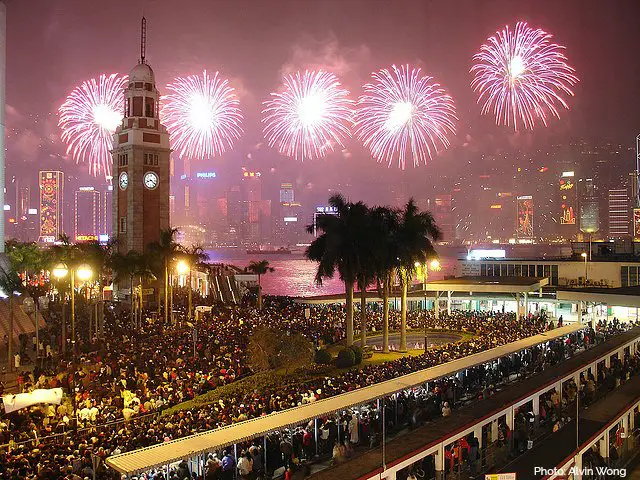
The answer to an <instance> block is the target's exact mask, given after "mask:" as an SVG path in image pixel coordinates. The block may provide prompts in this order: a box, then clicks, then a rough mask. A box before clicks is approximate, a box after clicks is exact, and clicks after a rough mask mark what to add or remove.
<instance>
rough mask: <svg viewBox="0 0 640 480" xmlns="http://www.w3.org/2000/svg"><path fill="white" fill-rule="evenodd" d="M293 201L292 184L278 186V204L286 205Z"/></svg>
mask: <svg viewBox="0 0 640 480" xmlns="http://www.w3.org/2000/svg"><path fill="white" fill-rule="evenodd" d="M294 201H295V195H294V192H293V184H292V183H281V184H280V203H281V204H283V203H288V204H291V203H293V202H294Z"/></svg>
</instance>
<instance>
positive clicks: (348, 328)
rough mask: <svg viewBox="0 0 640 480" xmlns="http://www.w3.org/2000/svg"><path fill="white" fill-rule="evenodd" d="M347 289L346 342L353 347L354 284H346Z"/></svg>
mask: <svg viewBox="0 0 640 480" xmlns="http://www.w3.org/2000/svg"><path fill="white" fill-rule="evenodd" d="M344 285H345V287H346V293H347V295H346V305H345V308H346V309H347V325H346V340H347V346H348V347H349V346H351V345H353V287H354V282H344Z"/></svg>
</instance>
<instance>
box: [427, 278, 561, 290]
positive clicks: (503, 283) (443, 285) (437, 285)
mask: <svg viewBox="0 0 640 480" xmlns="http://www.w3.org/2000/svg"><path fill="white" fill-rule="evenodd" d="M548 284H549V279H548V278H546V277H542V278H540V277H456V278H451V279H448V280H438V281H435V282H428V283H427V284H426V285H425V288H426V290H427V291H429V292H469V293H476V292H477V293H524V292H527V293H529V292H537V291H539V290H540V289H541V288H542V287H544V286H545V285H548Z"/></svg>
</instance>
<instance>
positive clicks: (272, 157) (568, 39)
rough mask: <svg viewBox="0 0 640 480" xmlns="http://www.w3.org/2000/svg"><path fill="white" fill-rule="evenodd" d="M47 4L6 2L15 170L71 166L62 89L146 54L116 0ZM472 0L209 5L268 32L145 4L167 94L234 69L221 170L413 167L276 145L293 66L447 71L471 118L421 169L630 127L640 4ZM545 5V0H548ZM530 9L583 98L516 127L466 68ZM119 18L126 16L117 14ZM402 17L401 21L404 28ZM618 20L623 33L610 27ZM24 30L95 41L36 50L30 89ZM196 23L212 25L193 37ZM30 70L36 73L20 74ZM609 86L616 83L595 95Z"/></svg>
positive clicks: (353, 150) (362, 73)
mask: <svg viewBox="0 0 640 480" xmlns="http://www.w3.org/2000/svg"><path fill="white" fill-rule="evenodd" d="M192 3H193V5H194V6H196V5H197V6H201V5H200V3H198V2H192ZM463 3H465V2H463ZM41 4H42V2H38V1H36V0H32V1H27V2H20V3H15V4H14V3H11V4H10V5H9V12H8V14H9V17H8V18H9V25H8V51H9V57H8V58H9V64H8V71H7V74H8V78H7V85H8V88H7V99H8V108H7V116H8V120H7V123H8V139H7V144H8V157H7V162H8V168H9V173H10V174H11V173H19V172H20V170H21V169H20V166H21V165H23V164H24V163H31V162H37V163H39V164H42V165H43V168H45V167H46V168H49V169H60V168H63V167H64V165H69V164H70V163H72V162H71V160H70V159H69V158H64V157H66V155H65V153H64V145H62V142H61V141H60V138H59V137H60V132H59V129H58V128H57V126H56V125H55V123H56V120H57V116H56V115H55V113H54V112H56V110H57V107H58V106H59V105H60V103H61V102H62V100H63V99H64V97H65V95H66V94H67V93H68V92H69V91H70V90H71V88H73V86H75V85H76V84H78V83H79V82H80V81H82V80H85V79H88V78H91V77H95V76H97V75H99V74H100V73H102V72H104V71H121V72H126V71H127V69H128V68H129V67H128V59H130V58H131V59H132V58H135V55H136V52H135V51H133V50H134V45H135V44H136V43H137V34H136V33H135V32H136V31H137V28H136V27H137V24H136V23H137V20H136V19H133V18H127V19H126V20H125V24H126V25H129V24H131V25H130V27H131V28H124V27H125V26H126V25H120V24H119V23H118V28H122V30H123V32H125V33H124V34H123V35H122V36H108V35H107V32H108V31H109V29H110V28H114V26H115V24H116V17H115V14H116V11H117V4H118V2H112V3H111V4H109V5H106V6H104V11H103V12H102V16H101V21H100V22H97V23H96V25H94V27H95V28H92V29H91V31H87V30H86V29H85V28H84V26H82V25H78V24H77V19H78V18H80V16H82V18H83V19H84V18H89V21H86V20H83V23H86V24H91V23H92V20H91V19H92V18H93V17H92V16H91V14H90V13H88V12H86V11H85V7H84V6H83V5H81V4H80V3H79V2H73V1H66V2H59V3H58V4H57V6H56V7H53V8H52V7H51V6H50V5H46V4H42V5H41ZM466 4H467V5H468V6H469V12H468V13H467V14H465V15H464V16H462V17H459V16H458V12H457V11H456V12H455V14H456V16H455V17H453V16H452V15H453V13H454V12H452V11H451V9H450V8H448V7H446V5H444V2H430V3H429V4H428V5H427V4H426V3H424V4H422V3H416V2H404V3H402V4H401V5H399V6H398V12H400V11H403V9H402V7H405V9H404V11H405V12H408V11H411V12H412V13H414V14H415V15H413V16H411V18H409V16H407V18H403V17H401V16H400V15H399V14H395V15H393V16H390V17H389V16H384V18H383V15H382V10H380V9H375V8H373V9H370V10H371V11H367V10H365V9H363V8H360V7H362V2H358V1H350V2H347V3H346V4H344V6H345V11H344V17H345V18H344V19H342V20H338V19H334V18H332V17H330V15H328V12H327V10H328V9H329V7H327V6H326V5H331V2H329V3H328V4H324V5H325V6H324V7H320V6H315V7H314V8H317V9H318V12H317V13H318V14H319V18H316V19H315V22H314V26H313V28H312V29H311V30H309V31H307V30H305V29H303V28H300V26H298V23H297V20H300V21H302V20H304V18H305V15H304V13H306V12H302V11H300V10H299V9H298V8H296V7H295V5H294V4H293V3H290V2H272V3H271V5H272V8H271V9H268V10H267V11H266V12H265V11H263V10H262V8H256V7H255V5H254V4H251V3H245V4H244V8H243V9H242V10H243V11H244V13H246V18H243V19H238V18H236V15H237V14H235V13H233V12H232V11H230V10H232V9H231V8H230V7H229V5H227V4H226V3H224V2H223V3H220V5H219V8H218V9H212V8H211V7H209V6H207V5H202V7H203V10H202V12H203V15H202V16H203V18H206V17H207V15H209V14H211V15H213V14H215V15H214V16H212V18H211V21H212V22H214V24H220V25H221V26H226V25H227V23H225V22H231V21H235V22H240V24H242V25H247V26H250V25H254V24H257V23H258V22H259V21H261V18H260V14H264V15H267V16H269V17H270V18H278V19H280V20H281V21H282V22H283V24H284V25H286V26H287V27H289V28H285V29H282V31H280V30H274V29H273V28H269V29H267V30H266V31H263V32H261V35H262V36H264V38H262V37H260V36H258V35H257V34H252V35H248V36H243V37H242V38H238V35H235V34H234V32H232V31H229V29H228V28H219V29H217V30H216V31H215V32H211V30H210V29H209V28H202V29H200V30H201V31H199V30H198V29H191V30H194V31H193V32H185V31H182V30H180V29H177V28H176V27H170V26H168V25H167V20H168V15H169V13H168V12H169V10H167V9H166V7H163V6H158V8H154V9H153V10H152V11H147V14H148V16H149V21H150V24H151V25H153V28H152V29H151V30H150V32H149V43H150V45H151V46H152V47H153V48H152V49H151V53H150V57H149V61H150V62H151V64H153V65H154V68H155V69H156V70H157V71H158V76H159V79H158V86H159V89H160V90H161V93H166V88H165V87H166V85H167V83H169V82H171V80H172V79H173V78H174V77H175V76H178V75H184V74H190V73H194V72H199V71H201V69H202V68H209V69H213V70H214V71H215V70H220V71H221V72H222V73H224V74H226V75H227V76H228V77H229V78H230V80H231V81H232V82H234V84H235V86H236V89H237V90H238V94H239V96H240V100H241V102H242V105H243V109H244V110H245V116H246V119H245V130H246V132H245V135H244V136H243V137H242V138H241V139H240V141H239V142H238V145H237V146H236V147H235V148H234V149H233V150H232V151H230V152H227V153H226V154H225V155H223V156H222V157H220V158H215V159H213V160H210V161H209V162H210V165H211V166H212V167H213V168H215V169H217V170H219V171H220V172H221V173H222V175H221V178H223V179H224V177H225V175H224V172H225V171H227V170H229V171H230V172H231V171H232V170H233V168H234V166H237V165H238V164H240V163H242V164H248V166H249V167H250V168H253V169H257V168H261V169H262V170H267V169H268V170H271V169H275V173H274V174H275V175H277V174H278V172H282V171H283V170H288V171H291V172H292V173H293V174H294V176H295V177H299V178H300V179H301V180H302V181H303V182H304V183H314V182H315V183H316V184H317V183H322V182H318V178H319V177H320V174H321V173H322V174H323V175H326V171H327V170H328V169H335V168H337V167H338V166H340V167H341V168H343V171H342V172H341V173H343V174H347V175H348V176H350V177H353V178H354V179H357V177H358V175H359V174H361V170H363V169H366V170H370V171H371V173H380V172H383V173H384V174H385V175H390V176H391V178H392V179H393V181H395V179H400V178H402V174H399V173H398V172H385V171H386V168H385V167H384V166H383V165H378V164H377V163H376V162H375V161H374V160H373V159H371V158H370V155H369V154H368V152H367V151H366V150H365V149H364V148H362V146H361V145H360V144H359V142H357V141H356V140H354V139H351V140H349V141H348V142H346V143H347V144H346V145H345V146H346V148H345V150H344V151H338V152H336V153H334V154H332V155H329V156H328V157H327V158H326V159H323V160H321V161H317V162H305V163H304V164H300V163H298V162H295V161H294V160H292V159H289V158H285V157H282V156H281V155H279V154H278V153H277V152H276V151H275V150H273V149H269V148H266V146H265V144H264V139H263V138H262V132H261V128H262V126H261V122H260V118H259V117H260V114H259V111H260V103H261V101H262V100H263V99H264V98H266V97H267V96H268V92H270V91H272V90H273V89H275V88H276V87H277V85H278V83H279V82H280V77H281V74H282V73H286V72H287V71H291V70H294V69H300V68H308V67H313V68H328V69H333V70H335V71H336V73H337V74H338V75H339V76H340V77H341V80H342V82H343V83H344V84H345V86H347V87H348V88H349V89H350V90H351V91H352V92H355V93H357V92H358V91H359V89H360V88H361V85H362V84H363V82H364V81H365V80H366V79H367V78H368V75H369V74H370V73H371V71H375V70H376V69H377V68H378V67H383V66H388V65H390V64H392V63H398V64H400V63H407V62H408V63H415V64H417V65H423V66H425V68H426V69H428V71H429V72H430V73H433V74H434V75H436V76H437V77H438V78H439V79H440V80H441V82H442V84H443V85H446V86H447V88H448V89H449V90H451V92H452V95H453V96H454V98H455V100H456V102H457V105H458V108H459V110H460V119H461V120H460V125H459V128H458V134H457V135H456V136H455V137H453V138H452V143H453V144H452V147H451V149H450V150H448V151H446V152H445V153H443V154H442V155H441V156H438V157H436V158H435V160H434V161H432V162H431V163H430V165H429V166H428V167H427V168H426V169H418V170H415V171H414V170H412V169H409V171H411V172H413V174H412V175H415V176H417V177H419V178H421V179H428V178H429V177H430V176H431V175H439V174H441V173H443V172H444V173H446V171H447V165H448V164H449V165H450V164H454V165H457V166H459V167H461V166H462V165H465V166H466V165H467V164H468V163H467V157H468V156H469V152H475V151H482V152H485V153H487V154H492V153H495V152H497V151H500V150H502V149H506V148H513V147H516V148H521V147H527V146H529V145H539V144H545V143H548V142H558V141H559V142H567V141H569V140H574V139H576V138H577V139H579V138H593V137H604V138H611V139H612V140H613V141H614V142H616V143H617V142H623V141H624V142H627V141H631V140H632V135H633V134H634V133H635V127H634V125H637V124H638V114H637V113H636V109H635V108H633V107H634V106H633V102H627V101H625V100H626V96H629V95H631V92H632V90H631V88H632V83H631V82H630V80H629V79H631V78H634V76H637V75H634V74H633V71H634V69H637V68H638V67H637V66H635V65H634V64H633V63H632V62H623V61H621V60H622V59H621V56H622V54H621V53H620V47H621V45H623V44H624V43H629V42H632V41H633V40H634V39H635V38H637V33H635V32H634V31H632V30H631V28H630V27H631V24H630V23H629V20H628V18H629V15H625V12H627V10H625V9H626V8H630V7H631V3H630V2H619V3H618V4H617V5H616V8H611V9H603V12H600V13H602V15H598V11H597V9H578V8H575V7H576V6H577V5H578V4H577V3H575V2H566V3H565V4H563V5H560V6H556V5H553V6H552V5H551V3H548V4H545V3H544V2H543V4H542V5H541V7H540V8H539V11H537V12H536V13H535V14H534V13H532V11H531V9H530V8H528V7H527V5H526V4H524V5H521V6H519V7H514V6H513V5H512V2H509V4H508V5H507V3H506V2H496V4H495V5H493V6H492V7H491V8H489V9H487V11H484V10H480V9H478V8H477V7H475V4H474V5H472V4H468V3H466ZM23 5H30V6H35V5H38V6H41V7H42V8H41V9H40V10H39V14H38V15H36V16H32V15H30V16H29V17H27V16H26V15H27V12H26V11H25V10H23V8H24V7H23ZM539 5H540V4H539V3H538V4H537V6H539ZM144 6H145V3H144V2H138V3H137V4H136V5H134V9H135V8H136V7H138V8H139V9H140V14H142V13H143V10H144ZM252 7H253V8H252ZM409 7H411V8H409ZM147 10H151V9H149V8H148V9H147ZM491 13H492V14H493V15H491ZM86 15H89V17H86ZM180 15H185V16H188V15H189V14H187V13H180ZM436 15H439V16H441V17H443V18H445V19H447V18H451V19H453V18H455V21H453V20H452V21H451V22H450V27H451V28H452V29H453V31H454V32H456V31H458V30H459V31H458V35H456V34H454V33H449V32H446V31H442V30H443V29H442V26H441V25H435V24H434V21H433V20H432V17H434V16H436ZM298 17H299V18H298ZM387 17H389V18H387ZM413 17H415V18H413ZM574 17H577V18H574ZM596 17H597V20H598V21H599V22H600V25H601V27H600V29H596V30H593V29H587V28H586V26H588V25H590V24H592V23H593V22H594V21H595V19H596ZM12 18H13V20H12ZM519 19H528V20H529V21H530V23H531V24H532V25H534V24H535V25H539V26H541V27H544V28H546V29H548V30H549V31H550V32H552V33H553V34H554V40H557V41H558V42H560V43H561V44H563V45H565V46H566V48H567V55H569V56H570V58H571V60H572V62H573V63H574V65H575V68H576V69H577V71H578V72H579V74H580V78H581V82H580V83H579V84H578V85H577V86H576V97H574V98H572V99H571V104H572V105H571V106H572V110H571V111H566V112H564V113H563V114H562V117H561V119H560V120H555V121H552V122H551V123H550V126H549V128H547V129H536V130H535V131H534V132H521V133H518V134H514V133H513V131H512V130H511V129H509V128H500V127H496V126H495V125H493V122H492V119H490V118H487V117H481V116H480V113H479V110H480V108H479V106H478V105H476V101H475V97H474V95H473V93H472V92H471V89H470V88H469V85H468V83H469V80H470V78H471V77H470V74H469V72H468V69H469V66H470V64H471V55H472V54H473V52H474V51H475V50H476V49H477V48H478V47H479V46H480V44H481V43H482V42H483V41H484V40H486V38H487V37H488V36H489V35H491V34H492V33H493V32H494V31H495V30H496V29H498V28H499V27H500V25H501V23H512V22H514V21H516V20H519ZM356 20H357V22H356ZM367 20H368V21H370V22H375V23H376V24H378V25H380V26H381V29H380V30H379V31H377V32H376V33H375V34H374V33H371V32H367V31H366V30H365V29H363V28H362V27H360V26H359V25H360V24H361V23H364V22H366V21H367ZM420 20H421V21H423V22H424V24H425V25H427V26H428V27H429V29H427V30H428V32H426V33H425V32H421V31H420V30H419V29H416V28H412V27H415V24H416V22H417V21H420ZM12 21H14V22H16V23H17V24H25V23H24V22H27V23H26V25H28V24H29V23H32V24H33V25H34V27H35V26H36V25H37V26H39V27H41V28H33V29H28V28H26V29H24V30H22V29H21V30H19V31H17V30H15V27H14V28H12V23H11V22H12ZM119 21H120V19H118V20H117V22H119ZM134 21H135V22H136V23H134ZM349 21H351V22H352V23H353V25H351V26H352V27H353V28H348V26H347V25H349ZM176 23H179V22H176ZM356 23H357V25H356ZM438 23H439V24H440V23H447V22H438ZM197 24H198V25H204V24H202V23H198V22H197ZM393 27H396V28H398V29H399V30H398V31H401V32H403V34H402V35H396V37H393V36H392V35H391V32H392V28H393ZM614 28H615V35H612V34H611V33H612V32H613V31H614V30H613V29H614ZM167 29H168V30H167ZM27 30H30V31H42V32H43V36H44V37H46V38H49V37H51V39H50V40H51V41H52V42H53V43H55V42H58V41H62V39H63V38H75V37H82V38H84V39H85V41H86V42H84V43H87V44H88V45H91V49H93V50H94V53H92V55H87V54H86V50H84V51H81V50H80V49H81V48H82V47H80V46H76V45H75V44H71V45H70V50H65V52H64V53H62V54H61V56H60V61H59V62H57V63H56V64H51V63H49V62H46V61H44V62H38V64H39V65H40V68H41V69H42V71H43V74H44V75H45V77H46V78H47V81H46V87H45V88H37V89H35V90H34V89H33V88H29V85H30V82H31V81H32V80H31V79H30V75H27V74H26V73H27V72H28V71H29V70H30V69H31V68H32V63H28V64H25V62H24V60H23V59H24V58H30V59H33V58H34V56H36V57H37V55H41V54H42V53H40V51H41V50H42V49H40V48H39V47H38V48H37V49H36V48H35V45H34V42H33V40H32V39H28V41H24V40H25V39H22V38H21V36H22V35H24V33H23V32H24V31H27ZM164 31H168V34H167V35H161V34H160V32H164ZM250 31H253V30H250ZM195 32H198V33H199V34H200V35H201V37H199V38H197V40H198V41H196V42H195V43H194V42H193V41H194V36H195V35H196V33H195ZM54 33H56V34H58V33H59V34H60V35H54ZM54 37H55V38H54ZM210 37H213V38H214V39H216V40H217V41H216V42H212V43H209V42H208V41H207V40H208V39H209V38H210ZM255 39H260V40H261V42H260V44H262V43H266V44H269V45H270V46H271V47H270V48H269V49H268V51H267V52H266V53H265V55H261V56H260V61H254V60H253V58H254V56H253V55H251V54H250V53H251V50H250V49H249V47H250V46H251V47H253V48H254V49H258V50H256V51H259V49H260V48H263V47H261V46H260V45H257V44H256V42H255V41H253V40H255ZM190 42H191V43H190ZM234 42H235V43H234ZM72 43H73V42H72ZM15 45H19V46H20V49H21V53H22V52H24V53H23V54H22V55H20V56H15V55H11V52H12V51H13V48H18V47H14V46H15ZM194 45H195V46H194ZM231 45H233V47H234V48H235V47H237V48H235V50H236V52H235V53H236V54H235V55H231V56H230V55H229V54H228V52H229V50H234V48H230V46H231ZM84 48H87V47H84ZM248 49H249V51H248ZM45 50H46V47H45ZM185 51H188V52H189V54H188V55H187V56H186V57H185V56H184V55H181V53H184V52H185ZM75 52H77V54H75ZM374 52H375V53H374ZM597 52H601V53H602V55H600V57H601V58H600V59H599V62H598V64H597V66H593V65H591V62H588V61H587V59H588V58H589V56H590V55H595V54H596V53H597ZM25 53H26V54H25ZM12 60H13V61H12ZM31 61H32V60H30V62H31ZM622 69H624V75H622V73H623V71H622ZM616 73H620V74H619V75H616ZM25 77H26V78H27V80H23V79H24V78H25ZM611 77H616V80H615V81H616V85H615V88H612V87H613V86H614V85H613V84H612V83H611V82H613V80H612V78H611ZM18 78H20V79H22V80H21V81H20V82H19V84H17V83H16V79H18ZM625 85H627V86H626V87H625ZM25 88H28V91H29V94H28V95H25V94H24V93H23V92H24V89H25ZM602 91H604V92H606V93H607V94H606V95H598V94H597V93H598V92H602ZM625 92H626V93H625ZM625 95H626V96H625ZM602 97H604V98H602ZM587 125H588V127H587ZM174 158H176V155H175V154H174ZM630 161H631V160H630ZM49 164H51V165H49ZM472 167H473V166H472ZM85 170H88V165H87V164H82V165H80V167H79V171H80V173H81V174H82V173H83V171H85ZM407 175H409V174H407ZM328 177H329V178H327V182H331V180H332V179H331V176H330V175H329V176H328ZM365 180H366V178H365ZM280 181H284V180H283V179H281V180H280ZM359 187H360V186H359V185H357V186H356V188H359Z"/></svg>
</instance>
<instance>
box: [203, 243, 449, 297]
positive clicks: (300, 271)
mask: <svg viewBox="0 0 640 480" xmlns="http://www.w3.org/2000/svg"><path fill="white" fill-rule="evenodd" d="M207 253H208V254H209V256H210V261H211V262H221V263H230V264H233V265H237V266H238V267H246V266H247V265H248V264H249V262H250V261H251V260H263V259H266V260H268V261H269V264H270V266H272V267H273V268H275V272H273V273H269V274H267V275H265V276H264V277H263V278H262V288H263V292H264V293H266V294H270V295H290V296H301V297H307V296H313V295H329V294H334V293H343V292H344V284H343V283H342V281H340V278H339V275H338V273H337V272H336V275H335V277H334V278H329V279H324V280H323V281H322V285H318V284H317V283H316V282H315V280H314V278H315V275H316V269H317V264H316V263H315V262H311V261H309V260H307V259H306V258H304V257H303V256H302V255H264V256H262V257H260V256H258V255H247V254H243V253H241V252H238V251H221V250H208V251H207ZM455 262H456V260H455V258H448V257H441V258H440V264H441V267H442V269H441V270H440V271H439V272H430V274H429V279H430V280H438V279H442V278H444V276H445V275H453V269H454V267H455ZM416 283H417V280H416Z"/></svg>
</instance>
